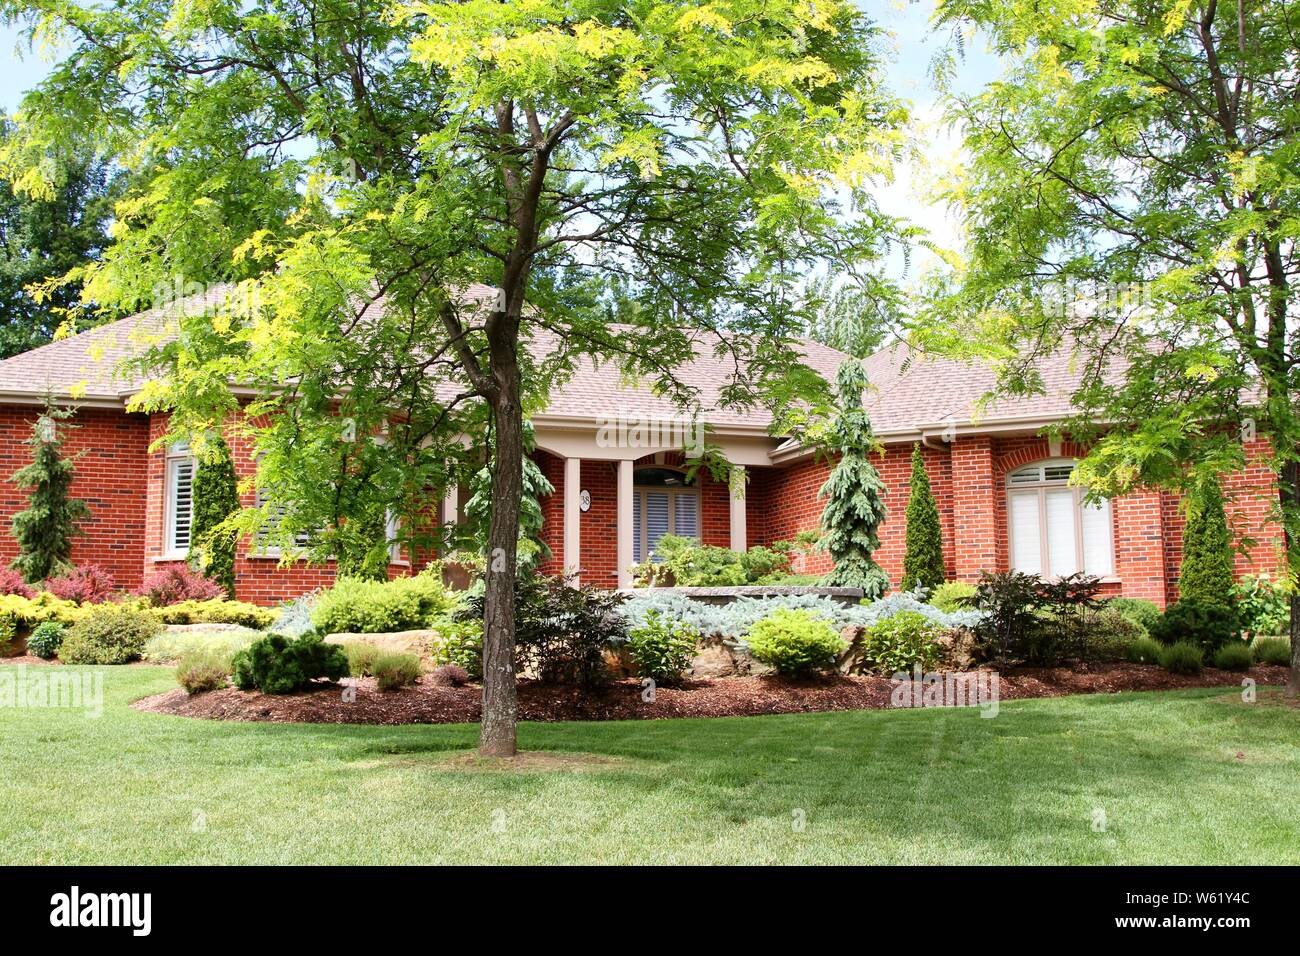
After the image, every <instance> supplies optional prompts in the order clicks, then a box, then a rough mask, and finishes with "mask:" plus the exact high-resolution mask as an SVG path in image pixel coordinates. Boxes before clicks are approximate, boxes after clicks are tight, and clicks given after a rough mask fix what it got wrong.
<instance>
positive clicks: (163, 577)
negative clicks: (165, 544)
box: [135, 564, 226, 607]
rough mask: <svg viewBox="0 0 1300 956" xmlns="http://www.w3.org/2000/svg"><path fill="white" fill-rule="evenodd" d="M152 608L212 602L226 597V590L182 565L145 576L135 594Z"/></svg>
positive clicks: (172, 566) (171, 566)
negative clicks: (183, 603)
mask: <svg viewBox="0 0 1300 956" xmlns="http://www.w3.org/2000/svg"><path fill="white" fill-rule="evenodd" d="M135 593H136V594H138V595H139V596H140V597H143V598H147V599H148V601H149V603H150V604H152V605H153V606H154V607H167V606H168V605H171V604H180V603H181V602H182V601H212V600H215V599H218V598H222V597H225V596H226V589H225V588H224V587H222V586H221V585H220V584H218V583H217V582H216V581H213V580H211V579H210V578H206V577H204V576H203V575H201V574H198V573H197V572H195V571H192V570H191V569H190V568H189V567H187V566H185V565H183V564H174V565H170V566H168V567H166V568H163V569H162V570H161V571H154V572H153V573H151V574H146V575H145V577H144V582H143V583H142V584H141V585H140V588H139V590H137V591H136V592H135Z"/></svg>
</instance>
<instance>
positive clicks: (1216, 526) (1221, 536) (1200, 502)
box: [1178, 479, 1233, 604]
mask: <svg viewBox="0 0 1300 956" xmlns="http://www.w3.org/2000/svg"><path fill="white" fill-rule="evenodd" d="M1188 507H1189V511H1188V515H1187V524H1186V526H1185V527H1184V528H1183V564H1182V568H1181V570H1180V571H1179V575H1178V596H1179V598H1180V599H1181V600H1184V601H1200V602H1202V603H1206V604H1228V603H1230V602H1231V600H1232V564H1233V560H1232V534H1231V532H1229V530H1228V519H1227V516H1226V515H1225V514H1224V512H1223V491H1222V489H1220V487H1219V483H1218V482H1217V481H1215V480H1213V479H1210V480H1207V481H1205V482H1204V483H1203V484H1202V485H1201V486H1200V487H1199V488H1198V489H1197V490H1196V491H1195V492H1194V493H1193V494H1192V496H1191V498H1190V500H1189V501H1188Z"/></svg>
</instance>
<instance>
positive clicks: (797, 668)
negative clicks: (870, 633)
mask: <svg viewBox="0 0 1300 956" xmlns="http://www.w3.org/2000/svg"><path fill="white" fill-rule="evenodd" d="M745 643H747V644H748V645H749V652H750V653H751V654H753V655H754V659H755V660H759V661H762V662H763V663H764V664H771V665H772V666H773V667H775V668H776V669H777V670H778V671H779V672H780V673H782V674H788V675H791V676H804V675H807V674H812V673H815V672H817V671H820V670H825V669H827V668H829V667H831V666H832V665H833V664H834V663H835V658H836V655H838V654H839V653H840V652H841V651H843V650H844V641H843V640H842V639H841V638H840V636H839V635H838V634H836V633H835V628H834V627H832V626H831V625H830V623H829V622H828V621H827V620H826V619H825V618H822V617H818V616H817V615H816V614H813V613H811V612H810V611H805V610H795V609H792V608H779V609H778V610H775V611H773V612H772V613H771V614H769V615H768V616H767V617H765V618H763V620H761V621H759V622H758V623H757V624H755V625H754V626H753V627H752V628H750V629H749V635H748V637H746V638H745Z"/></svg>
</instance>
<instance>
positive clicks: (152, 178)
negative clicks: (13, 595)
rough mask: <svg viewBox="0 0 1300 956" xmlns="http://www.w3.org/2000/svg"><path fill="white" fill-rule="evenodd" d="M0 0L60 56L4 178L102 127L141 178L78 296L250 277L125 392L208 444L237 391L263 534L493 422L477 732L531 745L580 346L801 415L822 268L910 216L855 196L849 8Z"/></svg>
mask: <svg viewBox="0 0 1300 956" xmlns="http://www.w3.org/2000/svg"><path fill="white" fill-rule="evenodd" d="M0 2H3V9H4V10H5V11H6V13H7V14H8V16H9V17H10V18H11V19H16V20H19V21H21V23H23V24H24V25H25V26H26V28H27V29H28V30H29V31H36V32H49V31H58V32H60V33H61V34H62V35H63V36H64V38H65V39H66V41H67V44H68V46H67V47H66V49H68V50H69V52H68V53H67V54H66V55H65V56H64V58H63V59H62V61H61V62H60V63H59V64H58V65H57V66H56V67H55V69H54V71H53V73H52V74H51V75H50V77H49V78H48V79H47V80H46V81H44V82H43V83H42V84H41V86H40V87H39V88H37V89H36V90H34V91H33V92H32V93H31V94H29V95H28V96H27V98H26V99H25V101H24V103H23V106H22V110H21V116H20V129H21V132H22V136H21V137H20V138H19V139H18V140H17V141H16V145H15V146H13V147H12V148H11V149H9V150H8V152H7V153H6V156H5V159H6V163H7V165H8V166H9V168H10V169H13V170H15V171H16V172H18V173H20V177H19V178H20V180H21V181H22V182H24V183H26V184H27V186H28V187H30V188H33V189H39V188H40V175H39V174H40V167H41V160H42V156H43V155H44V154H45V153H46V152H47V151H48V150H49V149H50V148H51V145H52V144H57V143H58V142H60V140H61V139H63V138H65V137H68V136H71V135H89V136H92V137H93V138H94V139H95V141H97V142H99V143H101V144H102V146H103V148H104V149H105V150H110V151H112V152H113V154H114V155H115V156H116V157H117V158H118V159H119V161H120V162H122V163H123V164H128V165H130V166H131V167H132V168H133V169H134V170H137V171H138V172H137V175H138V176H139V177H140V178H139V179H137V180H136V181H135V187H134V189H133V191H132V192H131V194H130V195H129V196H128V197H126V198H125V200H124V201H123V202H122V203H121V204H119V207H118V209H119V219H118V221H117V222H116V223H115V229H114V235H115V239H116V241H115V243H114V245H113V246H112V247H111V249H110V250H109V253H107V254H106V255H105V257H104V259H103V261H102V262H101V263H97V264H95V265H93V266H91V267H89V268H88V269H87V270H86V273H85V275H84V276H83V278H84V282H85V289H86V293H85V294H86V296H87V297H88V298H90V299H93V300H94V301H99V302H104V303H112V304H117V305H120V304H122V303H123V302H126V301H133V300H147V297H148V295H149V294H150V290H152V289H153V288H154V287H155V286H156V285H158V284H159V282H173V280H174V278H175V277H176V276H177V275H180V276H183V277H185V278H187V279H188V278H192V277H198V278H200V279H202V280H204V281H211V280H213V279H221V280H226V281H229V282H232V283H239V285H238V290H239V293H240V294H239V295H238V296H236V297H235V301H234V305H233V307H221V308H213V305H214V302H213V297H211V296H210V297H209V298H208V299H206V300H194V299H191V300H190V303H191V305H192V306H193V307H192V308H190V309H187V310H185V315H184V316H183V317H182V318H181V319H180V323H179V324H180V334H179V335H176V336H174V337H172V338H170V339H165V338H164V336H162V335H159V336H158V342H157V344H156V347H155V348H154V349H153V351H152V353H151V361H152V363H153V367H154V368H155V370H156V371H157V372H158V374H157V376H156V378H155V380H154V382H153V383H152V384H151V385H150V386H149V387H147V388H146V389H145V391H144V392H143V393H142V395H141V396H140V400H139V401H140V404H141V405H142V406H143V407H149V408H157V409H166V410H168V411H170V412H171V414H172V422H173V427H172V431H173V433H174V434H181V433H188V434H191V435H199V436H201V435H202V434H203V433H204V432H205V429H206V430H210V429H211V427H212V425H213V423H214V422H215V421H218V420H220V419H221V418H222V417H225V416H229V415H230V414H231V413H232V411H233V410H234V409H235V408H236V406H237V404H238V402H239V401H241V400H248V401H249V404H248V406H247V409H246V411H247V412H248V417H247V419H245V421H246V422H247V424H246V425H245V426H244V427H245V428H246V429H248V431H249V432H250V433H251V435H250V437H251V440H252V441H254V442H255V443H256V446H257V451H258V454H259V456H260V464H259V468H258V479H257V480H258V486H259V489H264V490H265V493H266V495H268V496H269V499H271V500H273V501H274V502H275V504H274V507H275V520H274V521H273V522H272V521H269V520H265V521H264V523H263V533H265V534H267V535H279V536H281V537H282V538H283V539H284V541H285V543H286V544H288V543H291V542H292V541H299V540H300V539H301V537H302V536H304V535H305V536H306V537H307V538H308V539H311V540H315V541H321V540H322V538H324V539H328V537H329V535H330V534H333V535H334V536H335V538H336V539H339V540H342V539H343V538H344V537H346V536H347V532H346V529H347V528H348V527H349V526H351V525H353V523H351V522H348V521H347V520H346V514H344V515H343V516H342V518H340V519H339V520H336V521H335V527H334V529H333V531H331V530H330V528H329V527H328V524H329V521H328V520H326V519H328V518H329V517H330V509H331V508H333V509H334V510H335V512H336V513H338V512H339V510H340V508H341V509H342V511H344V512H346V511H347V510H348V509H350V508H357V507H362V506H365V507H368V508H370V509H374V508H377V507H379V505H380V504H383V506H384V507H387V508H390V509H392V510H395V511H398V512H401V513H408V512H409V513H411V514H418V513H420V511H421V509H422V508H427V506H428V505H429V503H430V500H431V499H432V497H433V494H434V493H431V492H427V491H426V489H436V488H438V487H440V486H441V485H442V483H444V482H445V481H446V480H448V476H447V470H448V465H447V462H448V461H454V460H455V459H457V458H458V457H460V458H463V457H464V452H463V450H462V444H461V442H460V441H458V440H457V439H458V437H459V436H464V435H468V436H477V437H479V438H481V436H483V435H484V434H486V433H487V432H486V430H487V429H490V430H491V432H490V433H491V442H490V443H487V444H486V446H490V447H491V448H493V449H494V453H493V456H492V459H491V461H490V467H491V503H492V511H491V520H490V522H489V525H490V526H489V531H488V539H489V540H488V542H487V544H488V547H489V552H490V553H489V561H488V569H489V570H488V574H487V580H486V596H485V614H484V630H485V636H484V648H483V657H484V660H483V664H484V667H483V671H484V691H483V720H482V726H481V738H480V748H481V751H482V752H483V753H484V754H489V755H510V754H513V753H514V751H515V720H516V712H517V705H516V698H515V680H514V660H513V647H514V601H515V597H514V588H513V585H514V579H515V570H516V548H517V542H518V537H519V525H520V499H521V481H522V473H523V468H522V460H523V455H524V453H525V452H524V442H525V438H524V424H523V423H524V420H525V416H526V415H527V414H528V413H529V412H530V411H535V410H537V409H539V408H541V407H543V406H544V404H545V398H546V385H547V383H551V382H555V381H561V380H563V377H564V376H565V375H567V374H569V373H571V371H572V369H573V366H574V363H575V361H576V360H577V359H578V358H579V357H581V356H591V357H594V358H596V359H599V360H604V361H612V362H617V363H618V364H619V365H620V366H621V367H622V368H623V369H624V370H625V372H626V373H627V374H628V375H629V376H633V377H635V378H637V379H638V380H641V381H643V382H646V383H648V384H650V385H652V386H653V387H655V388H656V389H658V390H659V391H660V392H662V393H663V394H666V395H668V396H670V397H671V398H672V399H674V400H675V401H676V402H677V403H678V404H679V405H681V406H682V407H683V408H684V409H688V410H689V409H690V408H692V407H695V406H696V405H697V404H698V396H697V395H696V394H695V393H694V392H693V391H692V389H690V388H689V387H687V386H686V385H685V384H683V383H682V382H681V381H679V380H678V378H677V377H675V376H674V370H675V369H676V368H677V367H678V366H679V365H680V364H681V363H682V362H683V361H684V360H686V359H687V358H688V357H689V356H691V355H692V354H693V353H694V350H695V349H697V348H698V349H706V350H708V349H711V350H715V351H716V352H717V353H719V354H720V355H722V356H723V357H724V358H725V359H727V360H728V362H729V363H730V366H729V367H730V368H731V369H732V370H733V371H732V372H731V373H730V374H728V375H727V376H726V378H725V380H724V381H722V382H720V383H719V386H720V388H721V401H722V402H723V403H724V404H727V405H733V406H738V405H753V404H759V403H761V404H763V405H765V406H768V407H770V408H772V409H773V410H774V411H775V412H776V414H777V416H778V418H779V419H781V420H786V421H789V420H791V417H792V416H799V415H807V414H809V413H810V411H812V412H815V411H816V410H817V408H818V407H819V404H820V403H821V402H822V401H823V393H824V391H825V383H824V382H822V381H821V379H820V378H819V377H817V376H816V375H814V374H813V373H812V372H810V371H809V370H808V369H806V368H805V367H803V365H802V364H801V362H800V361H799V359H800V354H799V350H798V348H797V340H796V337H797V334H798V331H799V330H800V329H802V328H805V327H806V326H807V319H808V316H807V315H805V314H802V313H801V306H800V302H801V301H802V298H803V297H802V296H801V289H802V285H803V284H804V282H805V279H806V276H808V275H810V274H812V273H813V272H814V271H819V272H820V271H825V270H828V269H831V270H835V271H836V272H837V273H838V274H840V275H842V276H843V277H844V279H845V280H846V281H849V282H853V281H857V282H861V283H863V284H866V283H868V282H870V281H872V276H873V275H875V274H876V273H878V271H879V270H878V268H877V265H878V263H879V261H880V259H881V257H882V256H883V255H884V254H886V253H887V251H888V247H889V245H890V244H891V243H892V242H894V241H896V239H897V237H898V236H899V235H900V234H901V233H902V232H903V231H904V230H903V229H902V228H901V226H900V225H899V224H898V223H896V222H895V221H893V220H891V219H890V218H888V217H886V216H884V215H882V214H881V213H880V212H879V210H878V209H877V208H876V206H875V205H874V204H873V203H872V201H871V199H870V196H869V193H868V189H869V187H870V185H871V183H872V181H873V179H875V178H877V177H880V176H883V175H887V173H888V169H889V166H890V163H891V161H892V160H893V159H894V158H895V157H896V155H897V153H898V151H899V149H900V148H901V146H900V143H901V139H900V137H901V132H900V125H901V123H902V122H903V121H904V120H905V112H904V110H903V109H902V108H901V107H900V105H899V103H898V102H897V101H896V100H894V99H893V98H892V97H891V96H890V95H889V94H888V92H887V91H886V90H885V88H884V85H883V83H882V80H881V63H880V60H879V57H878V54H877V52H876V48H877V44H878V40H879V37H878V32H877V30H876V29H875V28H874V27H873V26H872V24H871V23H870V22H869V20H868V19H867V18H866V17H865V16H864V15H863V14H862V12H861V11H860V10H859V9H858V8H857V7H856V6H854V5H853V4H850V3H847V2H843V0H775V2H773V0H763V2H759V0H719V2H713V3H698V2H685V0H676V2H672V0H670V2H660V0H617V2H614V0H565V2H552V0H526V2H516V3H500V2H496V0H491V2H489V0H467V2H456V3H402V2H374V0H348V2H344V0H254V2H251V3H249V2H233V0H205V2H202V3H194V2H188V0H186V2H176V3H166V2H159V0H120V2H117V3H115V4H113V5H111V6H107V5H106V6H102V7H101V6H94V5H86V4H83V3H81V2H76V0H23V2H18V0H0ZM616 286H617V288H618V289H619V290H621V291H620V294H621V295H622V296H624V297H625V298H626V297H628V296H631V297H632V298H633V299H634V300H635V302H636V307H635V309H627V310H625V311H626V312H627V314H628V315H631V316H634V319H633V321H634V322H635V324H636V326H637V328H636V329H635V330H634V331H633V332H631V333H628V332H626V331H625V330H620V329H619V328H616V327H613V326H611V324H610V323H609V322H608V320H607V315H608V314H609V313H608V310H607V308H606V307H605V306H606V305H607V304H608V302H607V301H606V299H607V294H608V293H609V292H610V291H611V290H612V289H614V288H615V287H616ZM484 288H486V289H487V290H488V291H487V292H486V293H484V292H483V289H484ZM713 331H716V332H721V333H722V334H721V335H720V336H716V337H715V336H712V335H705V334H703V333H708V332H713ZM232 382H238V383H240V385H241V388H242V389H243V390H246V391H247V392H250V393H251V399H249V398H244V399H241V398H240V397H239V396H236V395H235V394H233V392H232V389H231V386H230V383H232ZM475 444H476V446H477V447H480V448H481V447H486V446H485V444H484V443H482V442H478V441H476V443H475ZM467 464H468V463H467ZM326 479H328V480H326ZM422 495H424V498H423V499H422V498H421V496H422ZM385 497H387V498H389V499H391V500H389V501H387V502H383V501H381V500H377V499H383V498H385ZM339 503H343V504H342V505H340V504H339ZM269 508H270V505H268V506H267V507H266V508H263V509H262V514H261V518H262V519H269V518H270V513H269V511H268V509H269ZM403 526H404V527H407V528H408V529H409V528H413V527H414V522H410V523H403ZM321 527H324V530H319V529H320V528H321ZM411 533H414V531H411ZM322 546H323V545H322Z"/></svg>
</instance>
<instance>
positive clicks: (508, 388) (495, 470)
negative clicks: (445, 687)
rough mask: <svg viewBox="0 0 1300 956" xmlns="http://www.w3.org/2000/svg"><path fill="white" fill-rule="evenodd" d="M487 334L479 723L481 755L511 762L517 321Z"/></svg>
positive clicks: (519, 449)
mask: <svg viewBox="0 0 1300 956" xmlns="http://www.w3.org/2000/svg"><path fill="white" fill-rule="evenodd" d="M499 319H501V321H499V322H496V323H492V324H491V328H490V330H489V333H488V345H489V349H490V352H491V355H490V364H491V369H490V375H491V376H492V379H493V382H494V384H495V389H496V394H495V395H494V397H493V401H492V417H493V421H494V424H495V428H496V455H495V459H494V461H493V462H492V518H491V524H490V526H489V528H488V554H487V576H486V594H485V599H484V614H483V618H484V619H483V720H482V722H481V724H480V725H479V753H480V754H482V755H483V756H484V757H513V756H514V755H515V752H516V739H515V723H516V721H517V720H518V715H519V701H518V696H517V694H516V690H515V569H516V562H517V552H518V545H519V503H520V500H521V498H522V496H523V475H524V428H523V407H522V405H521V400H520V377H519V356H518V354H517V352H516V347H517V346H516V342H517V339H518V337H517V335H516V334H515V332H516V330H517V328H518V320H517V319H515V320H513V321H512V320H511V319H510V318H509V317H508V316H504V315H503V316H499Z"/></svg>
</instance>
